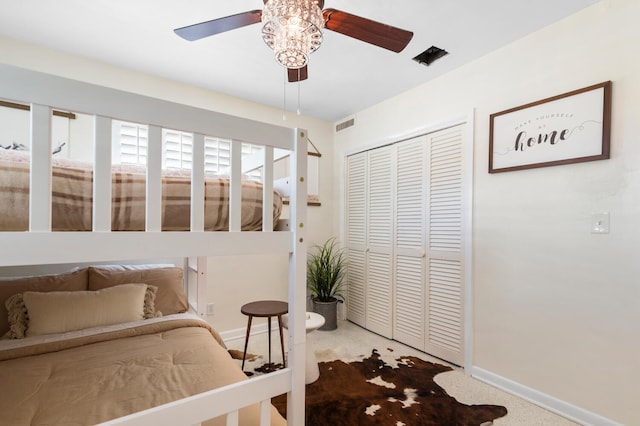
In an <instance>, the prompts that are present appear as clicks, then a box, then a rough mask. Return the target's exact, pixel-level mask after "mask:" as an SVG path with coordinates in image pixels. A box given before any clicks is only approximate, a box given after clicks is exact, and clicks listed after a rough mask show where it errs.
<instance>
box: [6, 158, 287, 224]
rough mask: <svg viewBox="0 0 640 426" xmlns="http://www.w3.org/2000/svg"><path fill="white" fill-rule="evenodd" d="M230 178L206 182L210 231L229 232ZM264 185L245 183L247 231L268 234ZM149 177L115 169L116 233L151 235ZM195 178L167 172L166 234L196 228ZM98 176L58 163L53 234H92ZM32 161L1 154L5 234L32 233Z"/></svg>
mask: <svg viewBox="0 0 640 426" xmlns="http://www.w3.org/2000/svg"><path fill="white" fill-rule="evenodd" d="M229 183H230V180H229V178H228V177H227V176H219V175H210V174H207V175H206V178H205V231H225V230H228V227H229ZM262 191H263V189H262V184H261V183H259V182H255V181H251V180H243V181H242V212H241V220H242V222H241V223H242V225H241V229H242V230H243V231H260V230H262ZM145 194H146V171H145V168H144V167H139V166H122V165H119V166H113V167H112V208H111V217H112V224H111V229H112V230H113V231H144V230H145V215H146V213H145V197H146V195H145ZM190 200H191V172H190V171H189V170H163V175H162V230H163V231H188V230H189V228H190V226H189V225H190ZM92 202H93V171H92V165H91V164H89V163H84V162H79V161H73V160H68V159H59V158H56V157H54V158H53V167H52V213H51V216H52V217H51V220H52V230H54V231H91V229H92V216H93V214H92ZM28 206H29V156H28V154H27V153H25V152H20V151H7V150H0V231H27V230H28V229H29V215H28V211H29V209H28ZM281 212H282V197H281V195H280V194H279V193H278V192H277V191H274V197H273V218H274V224H275V223H276V222H277V220H278V218H279V217H280V214H281Z"/></svg>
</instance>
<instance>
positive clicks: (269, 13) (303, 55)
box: [174, 0, 413, 82]
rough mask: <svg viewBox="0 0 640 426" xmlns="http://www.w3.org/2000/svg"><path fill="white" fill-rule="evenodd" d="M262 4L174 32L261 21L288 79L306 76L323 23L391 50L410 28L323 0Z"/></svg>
mask: <svg viewBox="0 0 640 426" xmlns="http://www.w3.org/2000/svg"><path fill="white" fill-rule="evenodd" d="M263 1H264V9H263V10H250V11H248V12H243V13H238V14H236V15H231V16H226V17H224V18H218V19H213V20H211V21H206V22H201V23H199V24H194V25H188V26H186V27H182V28H177V29H175V30H174V32H175V33H176V34H177V35H179V36H180V37H182V38H184V39H185V40H189V41H194V40H199V39H202V38H205V37H209V36H212V35H215V34H220V33H223V32H226V31H230V30H234V29H237V28H242V27H245V26H247V25H252V24H257V23H258V22H262V24H263V27H262V38H263V40H264V41H265V43H266V44H267V46H269V47H270V48H271V49H273V50H274V52H275V57H276V60H277V61H278V62H279V63H280V64H281V65H283V66H285V67H286V68H287V75H288V80H289V81H290V82H296V81H301V80H305V79H307V78H308V68H307V62H308V56H309V54H310V53H312V52H314V51H315V50H317V49H318V47H320V44H321V43H322V29H323V28H326V29H328V30H331V31H335V32H337V33H340V34H343V35H346V36H348V37H352V38H356V39H358V40H361V41H364V42H365V43H369V44H372V45H374V46H378V47H382V48H384V49H387V50H391V51H392V52H396V53H398V52H401V51H402V50H403V49H404V48H405V47H406V46H407V44H409V42H410V41H411V38H412V37H413V33H412V32H411V31H406V30H403V29H400V28H396V27H392V26H390V25H386V24H383V23H380V22H376V21H372V20H370V19H366V18H362V17H360V16H356V15H352V14H350V13H347V12H342V11H340V10H336V9H324V10H323V9H322V8H323V7H324V0H263Z"/></svg>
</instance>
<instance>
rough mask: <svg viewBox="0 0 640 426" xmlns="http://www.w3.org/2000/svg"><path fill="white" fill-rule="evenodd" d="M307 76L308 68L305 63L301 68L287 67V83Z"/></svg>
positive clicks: (304, 78)
mask: <svg viewBox="0 0 640 426" xmlns="http://www.w3.org/2000/svg"><path fill="white" fill-rule="evenodd" d="M307 78H309V69H308V68H307V66H306V65H305V66H304V67H302V68H287V79H288V80H289V83H295V82H296V81H302V80H306V79H307Z"/></svg>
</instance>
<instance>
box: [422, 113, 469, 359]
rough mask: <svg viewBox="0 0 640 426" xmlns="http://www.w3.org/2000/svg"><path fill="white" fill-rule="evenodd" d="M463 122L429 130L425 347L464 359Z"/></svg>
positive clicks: (441, 354) (427, 350)
mask: <svg viewBox="0 0 640 426" xmlns="http://www.w3.org/2000/svg"><path fill="white" fill-rule="evenodd" d="M463 142H464V141H463V126H457V127H454V128H450V129H446V130H442V131H439V132H436V133H433V134H430V135H428V147H429V152H428V191H429V194H428V200H429V216H428V218H429V223H428V246H427V248H428V249H427V258H428V266H427V268H428V271H427V272H428V274H427V276H428V283H427V303H426V307H427V310H426V343H425V351H426V352H428V353H430V354H432V355H435V356H438V357H440V358H443V359H445V360H448V361H451V362H453V363H456V364H460V365H462V364H463V363H464V346H463V344H464V286H463V284H464V280H463V277H464V264H463V260H464V252H463V249H464V246H463V243H464V242H463V212H464V204H463V201H464V198H463V195H464V190H465V188H464V187H463V172H464V170H463V152H462V148H463Z"/></svg>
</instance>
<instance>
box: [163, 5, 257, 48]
mask: <svg viewBox="0 0 640 426" xmlns="http://www.w3.org/2000/svg"><path fill="white" fill-rule="evenodd" d="M261 18H262V11H261V10H251V11H249V12H243V13H238V14H236V15H231V16H226V17H224V18H219V19H214V20H212V21H206V22H200V23H199V24H193V25H188V26H186V27H182V28H176V29H175V30H173V31H174V32H175V33H176V34H177V35H179V36H180V37H182V38H183V39H185V40H189V41H194V40H199V39H201V38H205V37H209V36H212V35H215V34H220V33H223V32H225V31H230V30H235V29H236V28H242V27H246V26H247V25H251V24H256V23H258V22H260V20H261Z"/></svg>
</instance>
